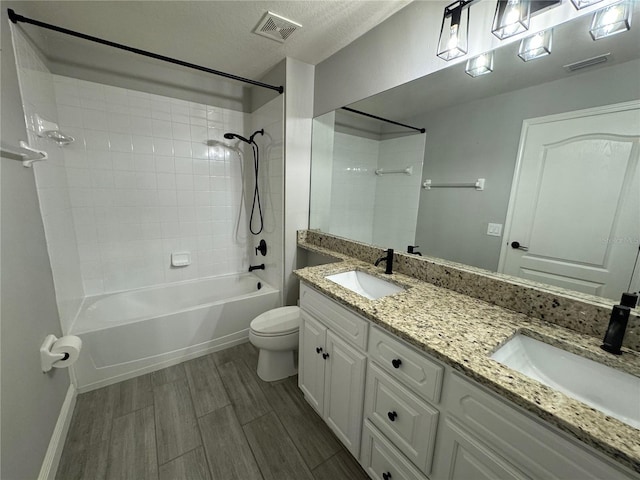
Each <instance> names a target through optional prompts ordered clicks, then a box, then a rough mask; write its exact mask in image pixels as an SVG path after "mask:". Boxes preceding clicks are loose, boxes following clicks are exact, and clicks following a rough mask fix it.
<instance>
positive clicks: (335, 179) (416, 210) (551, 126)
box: [309, 2, 640, 299]
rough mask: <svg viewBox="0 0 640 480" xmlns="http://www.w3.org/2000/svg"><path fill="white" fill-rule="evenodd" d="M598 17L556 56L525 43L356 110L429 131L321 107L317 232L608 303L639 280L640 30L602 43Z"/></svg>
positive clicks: (571, 25)
mask: <svg viewBox="0 0 640 480" xmlns="http://www.w3.org/2000/svg"><path fill="white" fill-rule="evenodd" d="M634 9H635V11H634V15H635V16H636V18H640V17H639V16H638V15H640V2H634ZM590 21H591V16H590V15H589V16H583V17H581V18H578V19H575V20H573V21H571V22H568V23H566V24H563V25H560V26H557V27H555V28H554V30H553V43H552V52H551V55H549V56H546V57H543V58H538V59H535V60H532V61H528V62H524V61H522V60H521V59H520V58H519V57H518V55H517V54H518V47H519V42H517V43H514V44H511V45H506V46H504V47H501V48H499V49H497V50H495V51H494V71H493V72H492V73H490V74H487V75H484V76H479V77H475V78H472V77H471V76H469V75H467V74H465V63H462V64H458V65H453V66H451V67H449V68H446V69H444V70H441V71H438V72H436V73H433V74H431V75H428V76H426V77H423V78H420V79H418V80H415V81H412V82H410V83H407V84H404V85H401V86H399V87H396V88H394V89H391V90H388V91H386V92H382V93H380V94H378V95H375V96H373V97H370V98H367V99H364V100H362V101H359V102H357V103H355V104H352V105H349V106H348V107H349V108H350V109H355V110H358V111H362V112H366V113H368V114H372V115H375V116H378V117H383V118H387V119H392V120H395V121H398V122H400V123H403V124H406V125H409V126H413V127H418V128H425V130H426V133H424V134H421V133H419V132H417V131H415V130H412V129H409V128H406V127H401V126H398V125H394V124H389V123H385V122H382V121H379V120H376V119H373V118H370V117H365V116H361V115H358V114H354V113H352V112H351V111H348V110H344V109H339V110H336V111H334V112H329V113H327V114H325V115H322V116H320V117H317V118H315V119H314V125H313V147H312V148H313V150H312V151H313V154H312V174H311V176H312V178H311V208H310V222H309V224H310V228H313V229H319V230H321V231H324V232H327V233H331V234H335V235H339V236H342V237H346V238H350V239H354V240H358V241H363V242H366V243H371V244H374V245H378V246H381V247H385V248H387V247H393V248H395V249H397V250H400V251H407V247H408V246H410V245H419V247H420V248H419V249H417V250H418V251H419V252H421V253H422V254H423V255H428V256H432V257H438V258H443V259H447V260H451V261H455V262H459V263H463V264H468V265H472V266H476V267H481V268H484V269H487V270H491V271H498V272H502V273H508V274H511V275H517V276H520V277H523V278H528V279H532V280H535V281H538V282H543V283H548V284H552V285H556V286H561V287H564V288H568V289H572V290H576V291H579V292H582V293H589V294H592V295H596V296H601V297H606V298H610V299H619V298H620V293H621V292H622V291H626V290H633V291H636V290H639V289H640V265H638V263H640V262H638V253H639V246H640V166H639V165H638V159H639V154H640V144H639V141H640V110H639V108H640V107H639V104H640V49H639V48H638V45H640V28H637V26H636V27H635V28H633V26H632V29H631V30H630V31H627V32H624V33H621V34H617V35H615V36H611V37H607V38H603V39H600V40H598V41H593V40H592V38H591V36H590V34H589V27H590ZM427 53H428V52H427ZM433 54H434V55H435V52H434V53H433ZM480 179H484V186H482V182H478V180H480ZM429 181H430V185H431V187H430V188H425V182H427V184H428V183H429Z"/></svg>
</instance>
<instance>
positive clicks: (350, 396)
mask: <svg viewBox="0 0 640 480" xmlns="http://www.w3.org/2000/svg"><path fill="white" fill-rule="evenodd" d="M327 352H328V353H329V357H328V358H327V359H326V371H325V396H324V408H325V412H324V415H325V421H326V422H327V424H328V425H329V427H331V429H332V430H333V431H334V433H335V434H336V435H337V436H338V438H339V439H340V440H341V441H342V443H344V445H345V446H346V447H347V449H348V450H349V451H350V452H351V453H352V454H353V456H354V457H356V458H359V454H360V433H361V429H362V410H363V401H364V379H365V377H364V374H365V367H366V361H367V357H366V355H364V354H362V353H360V352H358V351H357V350H356V349H355V348H353V347H352V346H350V345H348V344H347V343H346V342H344V341H342V340H341V339H340V338H338V337H337V336H336V335H334V333H333V332H331V331H328V332H327Z"/></svg>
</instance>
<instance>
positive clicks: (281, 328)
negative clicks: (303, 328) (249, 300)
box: [251, 307, 300, 335]
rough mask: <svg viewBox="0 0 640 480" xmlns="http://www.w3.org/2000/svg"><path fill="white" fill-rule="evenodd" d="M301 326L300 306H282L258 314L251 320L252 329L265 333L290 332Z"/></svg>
mask: <svg viewBox="0 0 640 480" xmlns="http://www.w3.org/2000/svg"><path fill="white" fill-rule="evenodd" d="M299 327H300V308H299V307H280V308H274V309H273V310H269V311H268V312H264V313H262V314H260V315H258V316H257V317H256V318H254V319H253V320H252V321H251V330H253V331H254V332H256V333H258V334H263V335H278V334H285V333H290V332H292V331H295V330H297V329H298V328H299Z"/></svg>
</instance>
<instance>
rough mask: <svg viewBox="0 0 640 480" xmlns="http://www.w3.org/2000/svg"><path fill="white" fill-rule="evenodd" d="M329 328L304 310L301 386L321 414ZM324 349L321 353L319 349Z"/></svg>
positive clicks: (301, 338) (300, 358)
mask: <svg viewBox="0 0 640 480" xmlns="http://www.w3.org/2000/svg"><path fill="white" fill-rule="evenodd" d="M326 335H327V328H326V327H325V326H323V325H322V324H321V323H320V322H318V321H317V320H315V319H314V318H313V317H311V316H310V315H309V314H308V313H306V312H305V311H302V327H301V329H300V351H299V362H300V365H299V367H300V368H299V378H298V382H299V386H300V389H301V390H302V392H303V393H304V396H305V398H306V399H307V401H308V402H309V403H310V404H311V406H312V407H313V408H314V409H315V410H316V411H317V412H318V413H319V414H320V415H322V414H323V411H324V370H325V362H324V360H323V358H322V353H324V349H325V341H326ZM316 349H322V350H321V351H320V353H318V350H316Z"/></svg>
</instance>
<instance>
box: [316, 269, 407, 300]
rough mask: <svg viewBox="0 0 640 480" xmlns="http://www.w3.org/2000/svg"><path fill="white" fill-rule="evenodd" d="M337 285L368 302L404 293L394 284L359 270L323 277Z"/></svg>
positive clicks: (402, 289)
mask: <svg viewBox="0 0 640 480" xmlns="http://www.w3.org/2000/svg"><path fill="white" fill-rule="evenodd" d="M324 278H326V279H327V280H331V281H332V282H334V283H337V284H338V285H341V286H343V287H344V288H346V289H347V290H351V291H352V292H355V293H357V294H358V295H362V296H363V297H365V298H368V299H369V300H377V299H378V298H382V297H386V296H387V295H393V294H394V293H398V292H402V291H404V288H402V287H400V286H398V285H396V284H395V283H391V282H387V281H386V280H382V279H381V278H378V277H374V276H373V275H369V274H368V273H365V272H361V271H360V270H351V271H349V272H344V273H336V274H335V275H329V276H327V277H324Z"/></svg>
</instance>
